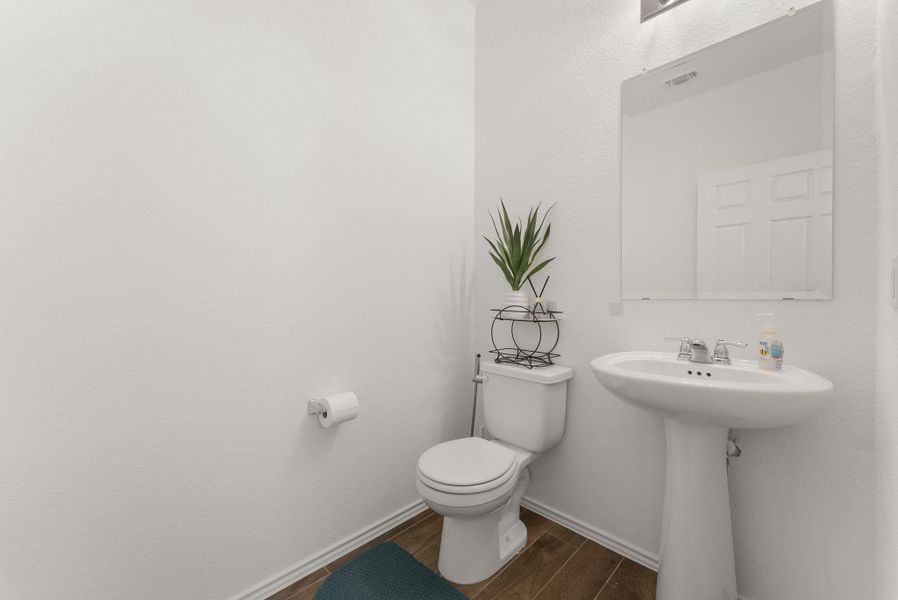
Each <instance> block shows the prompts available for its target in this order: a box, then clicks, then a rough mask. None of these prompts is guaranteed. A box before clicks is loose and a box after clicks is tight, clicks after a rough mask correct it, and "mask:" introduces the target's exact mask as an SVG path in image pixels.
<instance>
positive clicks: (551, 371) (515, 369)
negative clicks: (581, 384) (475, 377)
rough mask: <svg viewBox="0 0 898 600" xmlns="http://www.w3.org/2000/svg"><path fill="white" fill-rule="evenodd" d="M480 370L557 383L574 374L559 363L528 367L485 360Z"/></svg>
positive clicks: (534, 380) (539, 381) (527, 379)
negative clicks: (534, 367)
mask: <svg viewBox="0 0 898 600" xmlns="http://www.w3.org/2000/svg"><path fill="white" fill-rule="evenodd" d="M480 370H481V372H483V373H487V374H493V375H502V376H503V377H512V378H514V379H523V380H524V381H533V382H535V383H558V382H560V381H565V380H567V379H570V378H571V377H573V376H574V371H573V370H571V369H570V368H568V367H562V366H561V365H549V366H548V367H538V368H536V369H528V368H527V367H522V366H520V365H510V364H503V363H495V362H485V363H483V364H482V365H481V366H480Z"/></svg>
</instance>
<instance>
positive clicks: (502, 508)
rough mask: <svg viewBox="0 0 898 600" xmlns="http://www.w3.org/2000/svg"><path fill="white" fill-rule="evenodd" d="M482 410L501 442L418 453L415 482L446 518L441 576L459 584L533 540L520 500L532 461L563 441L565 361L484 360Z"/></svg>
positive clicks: (461, 442)
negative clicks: (531, 365) (536, 364)
mask: <svg viewBox="0 0 898 600" xmlns="http://www.w3.org/2000/svg"><path fill="white" fill-rule="evenodd" d="M481 373H482V375H483V379H484V382H483V414H484V420H485V422H486V426H487V429H488V430H489V432H490V434H491V435H492V436H493V438H494V439H492V440H485V439H482V438H479V437H469V438H461V439H457V440H451V441H448V442H444V443H442V444H437V445H436V446H433V447H432V448H430V449H428V450H426V451H425V452H424V453H423V454H421V456H420V457H419V458H418V468H417V478H416V486H417V488H418V493H419V494H421V497H422V498H423V500H424V502H425V503H426V504H427V505H428V506H429V507H430V508H432V509H433V510H434V511H435V512H436V513H438V514H440V515H442V516H443V539H442V542H441V543H440V559H439V569H440V573H441V574H442V575H443V577H445V578H446V579H448V580H449V581H453V582H455V583H460V584H466V583H476V582H478V581H483V580H484V579H486V578H487V577H489V576H490V575H492V574H493V573H495V572H496V571H498V570H499V569H500V568H501V567H502V565H503V564H505V563H506V562H507V561H508V560H509V559H510V558H511V557H513V556H514V555H515V553H516V552H518V551H519V550H520V549H521V548H523V547H524V544H525V543H526V542H527V528H526V527H525V526H524V524H523V523H522V522H521V519H520V508H521V497H522V496H523V495H524V491H525V490H526V489H527V484H529V483H530V469H529V468H528V466H527V465H529V464H530V463H531V462H533V461H534V460H535V459H536V458H538V457H539V455H540V454H541V453H543V452H545V451H546V450H548V449H549V448H552V447H553V446H554V445H555V444H557V443H558V442H559V440H561V435H562V434H563V433H564V415H565V408H566V404H567V380H568V379H570V378H571V377H572V376H573V371H571V369H569V368H567V367H562V366H560V365H551V366H548V367H543V368H538V369H527V368H525V367H521V366H517V365H511V364H497V363H488V364H484V365H483V367H482V369H481Z"/></svg>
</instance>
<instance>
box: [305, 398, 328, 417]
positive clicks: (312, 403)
mask: <svg viewBox="0 0 898 600" xmlns="http://www.w3.org/2000/svg"><path fill="white" fill-rule="evenodd" d="M308 414H310V415H322V416H324V417H326V416H327V409H326V408H324V407H323V406H321V402H320V399H319V398H315V399H314V400H309V413H308Z"/></svg>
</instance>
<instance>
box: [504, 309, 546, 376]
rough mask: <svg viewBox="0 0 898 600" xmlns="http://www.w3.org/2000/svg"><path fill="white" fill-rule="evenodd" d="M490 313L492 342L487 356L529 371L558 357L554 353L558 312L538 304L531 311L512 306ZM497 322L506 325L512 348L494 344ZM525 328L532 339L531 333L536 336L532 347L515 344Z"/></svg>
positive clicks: (530, 345) (544, 365)
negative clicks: (492, 356) (492, 314)
mask: <svg viewBox="0 0 898 600" xmlns="http://www.w3.org/2000/svg"><path fill="white" fill-rule="evenodd" d="M492 312H494V313H496V314H495V316H494V317H493V324H492V326H491V327H490V339H491V340H492V342H493V349H492V350H490V354H495V355H496V362H497V363H509V364H513V365H521V366H522V367H527V368H528V369H536V368H539V367H548V366H549V365H553V364H555V363H554V362H553V360H552V359H554V358H557V357H558V356H560V355H559V354H556V353H555V352H553V351H554V350H555V347H556V346H558V336H559V328H558V321H559V317H558V315H560V314H561V311H554V310H546V309H545V308H544V307H543V305H542V304H541V303H538V304H536V305H535V306H534V307H532V308H531V307H527V306H523V305H520V304H512V305H509V306H506V307H504V308H494V309H492ZM497 323H500V324H502V325H505V324H507V326H508V328H509V330H510V331H509V332H510V334H511V341H512V344H513V346H506V347H502V348H500V347H499V345H498V344H497V343H496V324H497ZM515 327H517V328H518V335H515ZM524 327H526V328H528V329H530V330H531V337H534V336H533V335H532V333H535V334H536V335H535V337H536V343H535V344H522V343H521V342H519V341H518V340H519V338H520V337H521V329H522V328H524ZM534 328H535V332H534V331H533V330H534Z"/></svg>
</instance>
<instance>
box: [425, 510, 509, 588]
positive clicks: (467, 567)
mask: <svg viewBox="0 0 898 600" xmlns="http://www.w3.org/2000/svg"><path fill="white" fill-rule="evenodd" d="M510 516H511V513H510V512H509V511H508V510H506V509H505V507H503V508H502V509H500V510H497V511H495V512H493V513H490V514H487V515H479V516H477V517H474V518H465V517H461V518H460V517H443V541H442V542H441V543H440V560H439V564H438V566H439V569H440V574H441V575H442V576H443V577H445V578H446V579H448V580H449V581H451V582H453V583H460V584H467V583H477V582H479V581H483V580H484V579H487V578H489V577H490V576H491V575H492V574H493V573H495V572H496V571H498V570H499V569H501V568H502V566H503V565H504V564H505V563H507V562H508V561H509V560H511V558H512V557H513V556H514V555H515V554H517V552H518V551H519V550H520V549H521V548H523V547H524V544H526V543H527V528H526V527H525V526H524V523H522V522H521V520H520V518H518V515H514V519H511V518H510Z"/></svg>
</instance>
